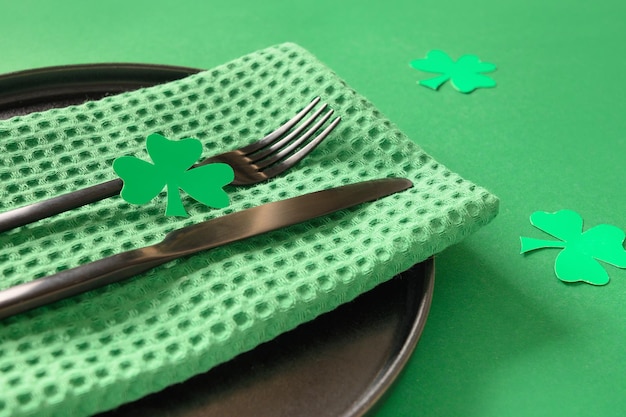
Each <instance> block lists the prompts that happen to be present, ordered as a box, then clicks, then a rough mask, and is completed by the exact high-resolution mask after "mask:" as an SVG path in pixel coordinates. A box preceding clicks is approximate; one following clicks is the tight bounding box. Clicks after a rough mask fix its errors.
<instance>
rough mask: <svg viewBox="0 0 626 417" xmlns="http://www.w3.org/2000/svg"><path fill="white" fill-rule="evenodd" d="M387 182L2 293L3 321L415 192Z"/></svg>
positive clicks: (212, 226) (227, 223)
mask: <svg viewBox="0 0 626 417" xmlns="http://www.w3.org/2000/svg"><path fill="white" fill-rule="evenodd" d="M412 185H413V184H412V183H411V181H409V180H407V179H404V178H385V179H379V180H373V181H365V182H360V183H356V184H350V185H345V186H341V187H337V188H332V189H328V190H323V191H317V192H313V193H309V194H304V195H301V196H298V197H293V198H289V199H286V200H282V201H276V202H272V203H267V204H263V205H261V206H257V207H253V208H250V209H247V210H243V211H239V212H236V213H231V214H228V215H225V216H222V217H218V218H215V219H212V220H208V221H205V222H202V223H198V224H195V225H191V226H187V227H184V228H182V229H178V230H175V231H172V232H170V233H168V234H167V235H166V236H165V238H164V239H163V240H162V241H161V242H160V243H157V244H155V245H152V246H146V247H143V248H140V249H134V250H130V251H127V252H122V253H119V254H117V255H113V256H110V257H107V258H103V259H100V260H98V261H95V262H90V263H87V264H84V265H81V266H78V267H76V268H72V269H68V270H65V271H61V272H59V273H56V274H54V275H50V276H47V277H43V278H39V279H35V280H33V281H31V282H27V283H24V284H20V285H17V286H14V287H11V288H8V289H6V290H3V291H0V319H2V318H6V317H9V316H12V315H15V314H18V313H21V312H24V311H27V310H30V309H33V308H36V307H40V306H42V305H45V304H48V303H51V302H54V301H57V300H60V299H63V298H67V297H70V296H73V295H76V294H79V293H82V292H85V291H89V290H92V289H94V288H98V287H101V286H104V285H107V284H110V283H113V282H117V281H121V280H123V279H126V278H129V277H132V276H134V275H137V274H140V273H142V272H145V271H147V270H150V269H152V268H154V267H156V266H158V265H161V264H164V263H166V262H169V261H171V260H173V259H176V258H180V257H183V256H188V255H191V254H194V253H197V252H200V251H203V250H208V249H213V248H216V247H218V246H222V245H226V244H228V243H232V242H237V241H240V240H242V239H246V238H249V237H252V236H256V235H259V234H262V233H266V232H269V231H272V230H276V229H280V228H283V227H287V226H291V225H294V224H296V223H301V222H305V221H307V220H311V219H313V218H316V217H320V216H324V215H327V214H330V213H333V212H335V211H338V210H342V209H346V208H349V207H352V206H355V205H358V204H361V203H365V202H368V201H373V200H376V199H379V198H382V197H385V196H388V195H391V194H394V193H397V192H399V191H403V190H406V189H407V188H410V187H411V186H412Z"/></svg>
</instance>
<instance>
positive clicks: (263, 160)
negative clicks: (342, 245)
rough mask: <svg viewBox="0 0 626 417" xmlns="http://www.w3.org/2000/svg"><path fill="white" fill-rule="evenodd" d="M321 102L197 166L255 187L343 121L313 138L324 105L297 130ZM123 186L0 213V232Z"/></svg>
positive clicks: (114, 184) (291, 163)
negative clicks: (215, 166) (227, 169)
mask: <svg viewBox="0 0 626 417" xmlns="http://www.w3.org/2000/svg"><path fill="white" fill-rule="evenodd" d="M319 101H320V98H319V97H316V98H315V99H314V100H313V101H312V102H311V103H309V104H308V105H307V106H306V107H305V108H304V109H302V110H301V111H300V112H299V113H298V114H296V115H295V116H294V117H293V118H292V119H290V120H288V121H287V122H286V123H285V124H283V125H282V126H280V127H279V128H278V129H276V130H275V131H273V132H271V133H270V134H268V135H267V136H265V137H264V138H262V139H260V140H258V141H256V142H254V143H251V144H250V145H247V146H244V147H242V148H239V149H236V150H233V151H229V152H225V153H223V154H220V155H216V156H212V157H210V158H207V159H205V160H203V161H201V162H199V163H198V164H196V165H194V167H195V166H200V165H206V164H209V163H213V162H225V163H227V164H229V165H230V166H231V167H232V168H233V170H234V171H235V179H234V181H233V182H232V183H231V185H251V184H256V183H259V182H262V181H265V180H268V179H270V178H273V177H275V176H277V175H279V174H281V173H283V172H284V171H286V170H287V169H289V168H291V167H292V166H294V165H295V164H297V163H298V162H299V161H300V160H302V158H304V157H305V156H306V155H308V154H309V153H310V152H311V151H312V150H313V149H315V147H316V146H317V145H319V144H320V143H321V142H322V141H323V140H324V139H325V138H326V137H327V136H328V135H329V134H330V132H331V131H332V130H333V129H334V128H335V127H336V126H337V125H338V124H339V122H340V121H341V118H339V117H337V118H335V119H334V120H332V122H330V124H329V125H328V126H327V127H326V128H324V130H322V131H321V132H320V133H319V134H318V135H317V136H315V137H314V138H312V137H313V136H314V135H315V133H316V132H317V131H319V130H320V129H321V128H322V127H323V126H324V124H325V123H326V122H327V121H328V120H329V119H330V118H331V116H332V114H333V110H329V111H328V112H326V113H325V114H324V115H322V113H323V112H324V110H325V109H326V107H327V105H326V104H324V105H322V106H321V107H320V108H319V109H317V110H316V111H315V112H313V114H312V115H311V116H310V117H309V118H308V119H307V120H305V121H304V122H303V123H302V124H300V125H299V126H297V127H296V125H297V124H298V123H299V122H300V121H301V120H302V119H304V118H305V117H306V116H307V115H308V114H309V113H311V111H312V110H313V108H314V107H315V106H316V105H317V103H319ZM320 115H322V117H321V118H320ZM318 119H319V120H318ZM316 120H317V121H316ZM311 125H312V126H311ZM292 129H293V130H292ZM307 129H308V130H307ZM311 138H312V139H311ZM122 185H123V183H122V180H121V179H119V178H118V179H114V180H111V181H107V182H104V183H101V184H98V185H94V186H91V187H87V188H84V189H81V190H77V191H74V192H71V193H68V194H63V195H60V196H56V197H53V198H50V199H48V200H45V201H41V202H37V203H33V204H30V205H28V206H24V207H20V208H16V209H13V210H9V211H7V212H5V213H0V232H4V231H7V230H11V229H14V228H16V227H19V226H23V225H25V224H29V223H33V222H35V221H38V220H41V219H43V218H46V217H51V216H54V215H56V214H59V213H63V212H65V211H68V210H71V209H75V208H78V207H81V206H84V205H86V204H90V203H94V202H96V201H100V200H104V199H105V198H109V197H112V196H114V195H117V194H119V193H120V191H121V189H122Z"/></svg>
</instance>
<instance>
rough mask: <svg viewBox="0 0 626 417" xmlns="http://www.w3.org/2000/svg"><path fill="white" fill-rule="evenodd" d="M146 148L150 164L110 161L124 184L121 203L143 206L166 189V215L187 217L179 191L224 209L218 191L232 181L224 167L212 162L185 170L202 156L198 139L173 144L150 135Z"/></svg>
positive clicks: (230, 172)
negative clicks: (122, 201)
mask: <svg viewBox="0 0 626 417" xmlns="http://www.w3.org/2000/svg"><path fill="white" fill-rule="evenodd" d="M146 148H147V150H148V155H150V158H151V159H152V161H153V162H154V163H150V162H146V161H144V160H142V159H139V158H136V157H134V156H122V157H119V158H117V159H116V160H115V161H113V170H114V171H115V172H116V174H117V175H118V176H119V177H120V178H121V179H122V181H123V182H124V186H123V187H122V191H121V193H120V196H121V197H122V198H123V199H124V200H125V201H127V202H129V203H131V204H145V203H147V202H148V201H150V200H152V199H153V198H154V197H156V196H157V195H158V194H159V193H160V192H161V191H162V190H163V189H164V188H167V207H166V210H165V215H166V216H181V217H187V216H188V213H187V211H186V210H185V207H184V206H183V203H182V200H181V197H180V191H179V189H182V190H183V191H185V192H186V193H187V194H189V195H190V196H191V197H193V198H194V199H196V200H197V201H199V202H201V203H203V204H206V205H207V206H210V207H214V208H224V207H227V206H228V204H229V203H230V201H229V198H228V195H227V194H226V192H225V191H224V190H223V189H222V187H224V186H225V185H227V184H229V183H230V182H232V180H233V179H234V172H233V169H232V168H231V167H230V166H229V165H228V164H224V163H212V164H207V165H202V166H198V167H194V168H191V169H189V168H190V167H191V166H192V165H193V164H194V163H195V162H196V161H197V160H198V158H199V157H200V155H201V154H202V143H201V142H200V141H199V140H198V139H192V138H188V139H182V140H178V141H174V140H169V139H167V138H166V137H164V136H161V135H159V134H157V133H154V134H151V135H149V136H148V138H147V139H146Z"/></svg>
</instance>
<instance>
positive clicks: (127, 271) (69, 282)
mask: <svg viewBox="0 0 626 417" xmlns="http://www.w3.org/2000/svg"><path fill="white" fill-rule="evenodd" d="M171 259H173V258H172V257H169V256H166V255H163V254H161V253H160V252H159V250H158V248H157V247H156V246H147V247H144V248H140V249H135V250H131V251H128V252H123V253H119V254H117V255H113V256H109V257H107V258H103V259H100V260H97V261H95V262H90V263H87V264H84V265H81V266H78V267H76V268H72V269H66V270H65V271H61V272H58V273H56V274H54V275H49V276H46V277H43V278H38V279H36V280H33V281H30V282H26V283H24V284H19V285H16V286H14V287H11V288H8V289H6V290H3V291H0V320H1V319H4V318H6V317H9V316H12V315H15V314H18V313H22V312H25V311H28V310H31V309H33V308H36V307H41V306H43V305H46V304H49V303H52V302H54V301H58V300H61V299H63V298H68V297H71V296H73V295H76V294H79V293H83V292H86V291H89V290H92V289H95V288H98V287H102V286H104V285H107V284H111V283H113V282H117V281H121V280H123V279H126V278H130V277H132V276H134V275H137V274H140V273H142V272H145V271H147V270H149V269H152V268H154V267H156V266H158V265H161V264H163V263H165V262H167V261H169V260H171Z"/></svg>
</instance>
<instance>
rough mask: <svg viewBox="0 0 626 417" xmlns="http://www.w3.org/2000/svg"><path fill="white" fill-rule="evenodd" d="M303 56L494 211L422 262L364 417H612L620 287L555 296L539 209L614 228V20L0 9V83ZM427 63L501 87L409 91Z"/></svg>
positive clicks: (572, 288)
mask: <svg viewBox="0 0 626 417" xmlns="http://www.w3.org/2000/svg"><path fill="white" fill-rule="evenodd" d="M285 41H291V42H296V43H298V44H300V45H302V46H303V47H305V48H307V49H308V50H309V51H311V52H312V53H313V54H315V55H316V56H317V57H318V58H320V59H321V60H322V61H323V62H324V63H326V64H327V65H328V66H329V67H331V68H332V69H334V70H335V71H336V72H337V73H338V74H339V76H341V77H342V78H343V79H344V80H346V81H347V83H348V84H349V85H350V86H351V87H353V88H354V89H356V90H357V91H358V92H360V93H361V94H363V95H364V96H366V97H367V98H368V99H370V100H371V101H372V102H373V103H374V104H375V105H376V106H377V107H378V108H379V109H380V110H381V111H382V112H383V113H384V114H385V115H386V116H388V117H389V118H390V119H391V120H392V121H394V122H395V123H396V124H397V125H398V126H399V127H400V128H401V129H402V130H403V131H404V132H405V133H407V134H408V135H409V136H410V137H411V138H412V139H413V140H414V141H415V142H417V143H418V144H419V145H421V146H422V147H423V148H424V149H425V150H426V151H427V152H429V153H430V154H431V155H432V156H433V157H435V158H436V159H437V160H438V161H439V162H442V163H443V164H445V165H447V166H448V167H449V168H451V169H452V170H453V171H456V172H458V173H459V174H461V175H462V176H463V177H465V178H467V179H469V180H471V181H474V182H476V183H478V184H480V185H482V186H485V187H486V188H488V189H489V190H491V191H492V192H494V193H495V194H497V195H498V196H499V197H500V198H501V211H500V215H499V216H498V218H497V219H496V220H495V221H494V222H493V223H491V224H490V225H489V226H487V227H486V228H484V229H482V230H481V231H480V232H478V233H476V234H475V235H473V236H472V237H470V238H469V239H467V240H465V241H464V242H463V243H461V244H459V245H456V246H454V247H451V248H449V249H447V250H446V251H445V252H443V253H442V254H440V255H439V256H438V258H437V281H436V284H435V294H434V299H433V305H432V309H431V312H430V316H429V319H428V323H427V325H426V328H425V330H424V333H423V337H422V339H421V340H420V343H419V345H418V347H417V350H416V351H415V353H414V355H413V356H412V358H411V360H410V362H409V364H408V366H407V368H406V370H405V371H404V372H403V373H402V375H401V376H400V378H399V380H398V382H397V384H395V385H394V387H393V388H392V390H391V391H390V392H389V395H388V396H386V397H385V399H384V402H383V403H382V405H381V407H380V408H379V409H378V411H377V413H376V416H377V417H379V416H394V417H395V416H466V417H472V416H498V417H503V416H622V415H624V414H625V413H626V363H625V360H624V353H625V352H626V347H625V345H626V328H625V323H626V319H625V317H626V307H624V306H625V305H626V271H625V270H619V269H617V268H614V267H611V266H607V270H608V271H609V275H610V276H611V278H612V279H611V282H610V283H609V284H608V285H607V286H603V287H593V286H590V285H586V284H564V283H562V282H560V281H559V280H558V279H557V278H556V276H555V275H554V271H553V266H554V258H555V255H556V253H557V252H556V250H553V249H552V250H544V251H539V252H537V253H533V254H530V255H527V256H522V255H519V236H520V235H525V236H533V237H543V235H542V234H541V232H539V231H537V230H535V229H533V227H532V226H531V225H530V224H529V222H528V217H529V215H530V214H531V213H532V212H533V211H536V210H546V211H555V210H559V209H564V208H567V209H572V210H575V211H577V212H579V213H580V214H581V215H582V216H583V218H584V219H585V223H586V225H587V226H589V227H591V226H593V225H596V224H599V223H610V224H614V225H616V226H618V227H620V228H622V229H626V210H624V209H625V207H626V195H625V194H624V192H623V189H624V187H623V184H624V182H623V180H622V175H621V170H622V169H623V168H624V162H626V83H625V82H624V79H625V74H626V57H625V56H624V53H625V52H626V3H624V2H622V1H610V0H599V1H595V2H583V1H580V0H577V1H552V2H546V1H539V0H531V1H523V2H522V1H518V2H516V3H511V2H501V1H496V0H479V1H473V2H468V1H461V0H450V1H416V0H413V1H398V0H387V1H384V2H371V3H367V2H363V1H360V2H357V1H340V2H338V1H328V0H318V1H315V2H310V1H309V2H293V1H287V0H281V1H276V0H268V1H228V2H220V3H217V2H211V1H206V2H200V1H198V2H192V1H176V2H174V1H164V0H157V1H132V0H112V1H102V2H85V1H77V0H65V1H57V2H50V1H43V0H42V1H21V2H13V1H8V0H2V1H1V3H0V73H4V72H9V71H16V70H22V69H28V68H35V67H43V66H50V65H64V64H74V63H87V62H147V63H160V64H172V65H184V66H193V67H202V68H210V67H213V66H215V65H218V64H221V63H224V62H226V61H229V60H231V59H233V58H236V57H238V56H241V55H243V54H246V53H249V52H252V51H254V50H257V49H260V48H264V47H267V46H269V45H273V44H277V43H282V42H285ZM430 49H441V50H444V51H446V52H448V53H449V54H450V55H451V56H452V57H453V58H458V57H459V56H460V55H462V54H466V53H469V54H475V55H477V56H479V57H480V58H481V59H483V60H485V61H488V62H493V63H495V64H496V65H497V66H498V71H496V72H495V73H493V74H492V76H493V78H494V79H495V80H496V81H497V83H498V86H497V87H496V88H494V89H483V90H477V91H475V92H474V93H472V94H469V95H464V94H461V93H458V92H457V91H456V90H454V89H453V88H452V87H451V86H450V85H449V84H446V85H444V86H443V87H442V88H441V89H440V91H437V92H435V91H431V90H429V89H427V88H424V87H422V86H419V85H418V84H417V81H418V80H420V79H424V78H426V77H427V74H423V73H420V72H418V71H416V70H414V69H412V68H410V67H409V62H410V61H411V60H413V59H417V58H422V57H423V56H424V55H425V54H426V52H427V51H429V50H430Z"/></svg>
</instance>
